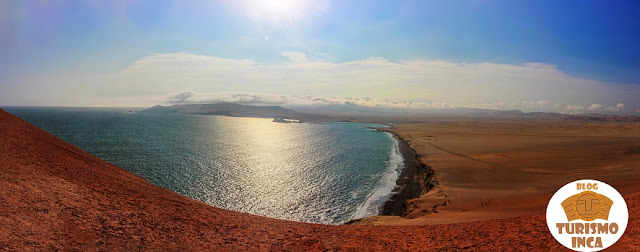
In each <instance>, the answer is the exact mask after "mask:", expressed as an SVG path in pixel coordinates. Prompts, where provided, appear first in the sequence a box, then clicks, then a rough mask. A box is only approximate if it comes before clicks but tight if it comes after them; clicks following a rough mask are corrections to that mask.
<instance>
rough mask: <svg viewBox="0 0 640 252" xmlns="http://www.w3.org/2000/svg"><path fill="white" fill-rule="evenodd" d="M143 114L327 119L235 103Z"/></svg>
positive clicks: (184, 106) (157, 108) (164, 108)
mask: <svg viewBox="0 0 640 252" xmlns="http://www.w3.org/2000/svg"><path fill="white" fill-rule="evenodd" d="M142 112H149V113H178V114H202V115H224V116H233V117H260V118H286V119H297V120H302V121H310V120H319V119H326V118H327V117H326V116H318V115H313V114H306V113H300V112H297V111H293V110H291V109H287V108H283V107H280V106H249V105H241V104H235V103H215V104H179V105H172V106H161V105H157V106H153V107H151V108H148V109H145V110H142Z"/></svg>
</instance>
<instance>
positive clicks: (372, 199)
mask: <svg viewBox="0 0 640 252" xmlns="http://www.w3.org/2000/svg"><path fill="white" fill-rule="evenodd" d="M385 133H386V134H387V136H389V138H391V139H392V140H393V141H392V145H391V150H390V151H389V161H388V164H387V169H386V171H385V172H384V173H383V174H382V176H381V177H380V179H379V180H378V183H377V185H376V188H375V189H374V190H373V192H371V194H370V195H369V196H368V197H367V199H366V200H365V201H364V203H362V205H360V207H359V208H358V209H357V210H356V212H355V213H354V214H353V216H352V217H351V219H360V218H364V217H368V216H374V215H378V213H379V212H380V210H381V209H382V207H383V206H384V203H385V202H386V201H387V200H388V199H389V198H390V197H391V195H392V193H393V192H392V191H393V189H394V188H395V186H396V181H397V180H398V177H399V176H400V174H401V173H402V169H404V159H403V158H402V153H401V152H400V144H399V143H398V141H397V140H396V139H395V138H394V137H393V135H391V133H389V132H385Z"/></svg>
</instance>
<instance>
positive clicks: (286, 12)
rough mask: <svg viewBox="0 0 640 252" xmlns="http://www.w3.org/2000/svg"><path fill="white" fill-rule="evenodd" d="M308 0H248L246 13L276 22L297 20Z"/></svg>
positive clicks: (260, 19)
mask: <svg viewBox="0 0 640 252" xmlns="http://www.w3.org/2000/svg"><path fill="white" fill-rule="evenodd" d="M307 2H308V1H303V0H248V1H245V3H244V4H245V6H244V7H245V9H246V11H247V14H248V15H249V16H250V17H252V18H254V19H257V20H258V21H269V22H276V23H283V22H288V23H292V22H296V21H299V20H300V19H301V18H302V17H303V16H304V12H305V11H306V7H307Z"/></svg>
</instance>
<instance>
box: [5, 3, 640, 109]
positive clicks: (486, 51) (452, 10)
mask: <svg viewBox="0 0 640 252" xmlns="http://www.w3.org/2000/svg"><path fill="white" fill-rule="evenodd" d="M639 7H640V3H636V2H635V1H492V0H486V1H483V0H474V1H327V0H311V1H295V0H273V1H270V0H265V1H255V0H254V1H252V0H245V1H177V0H171V1H44V0H43V1H13V0H8V1H3V2H2V3H0V67H1V68H0V69H1V70H0V75H1V76H3V77H0V89H5V90H7V92H5V93H6V94H9V93H11V97H13V98H10V97H5V99H12V100H10V101H9V102H0V104H1V105H19V104H23V103H34V102H35V101H45V102H41V103H43V105H47V104H52V105H54V104H63V105H64V104H69V105H76V104H77V105H82V104H81V103H82V101H80V100H78V101H73V102H66V101H67V100H65V99H63V96H61V98H59V99H55V98H51V97H38V96H34V95H31V94H28V91H29V90H31V89H33V90H37V89H38V85H45V86H46V85H55V84H50V83H43V81H42V79H51V80H56V77H59V76H63V75H64V76H67V77H68V76H73V75H78V77H77V78H73V79H75V80H78V81H80V80H82V82H83V83H79V84H76V85H72V86H73V87H75V88H76V89H77V90H87V89H88V90H91V89H93V88H92V86H91V84H90V83H91V82H92V79H91V78H92V76H96V77H95V78H100V77H98V76H102V75H112V74H116V73H118V72H122V71H126V69H127V68H128V67H130V66H131V65H133V64H135V63H136V62H139V61H141V60H145V59H146V60H149V59H150V57H155V56H159V55H163V54H176V53H177V54H181V55H182V56H185V55H187V56H185V57H182V58H181V59H180V60H189V59H186V58H188V57H191V56H195V55H199V56H207V57H214V58H216V59H218V58H219V59H230V60H242V59H248V60H251V61H252V63H251V64H252V65H254V66H261V65H264V66H274V65H281V64H286V63H287V62H290V61H291V58H289V57H287V56H285V55H283V52H300V53H302V54H303V55H304V57H306V58H308V59H309V60H311V61H314V62H324V63H332V64H341V63H349V62H357V61H362V60H371V59H384V60H385V61H386V62H387V63H389V64H392V63H396V62H406V61H438V62H453V63H455V64H458V66H467V65H468V64H484V63H489V64H496V65H508V66H522V65H523V64H527V63H536V64H544V65H545V66H550V67H554V71H555V72H554V73H553V74H558V75H567V76H570V77H571V78H575V79H577V80H578V79H579V80H586V81H589V83H591V82H597V83H599V84H600V85H603V86H605V87H606V88H609V89H612V90H613V91H611V92H612V94H613V93H616V92H615V90H617V89H616V87H618V86H619V85H621V87H622V88H620V89H619V90H624V92H621V93H628V92H629V91H631V92H632V93H633V92H637V88H634V87H640V71H639V69H640V49H638V46H637V45H640V18H638V17H635V16H634V15H635V13H637V12H638V10H640V8H639ZM151 59H153V58H151ZM190 62H192V61H190ZM172 64H178V65H181V64H182V65H184V62H182V63H180V62H172ZM367 66H370V65H367ZM296 69H298V68H296ZM341 69H342V68H341ZM431 70H432V69H431ZM466 70H469V69H468V68H466ZM249 71H251V70H249ZM287 71H298V70H291V69H289V70H287ZM318 71H319V70H318ZM325 71H326V69H325ZM349 71H350V73H353V71H351V70H349ZM452 71H453V70H452ZM455 71H459V70H455ZM427 72H428V73H431V74H433V71H430V70H425V73H427ZM183 74H184V73H183ZM319 74H323V73H319ZM176 75H178V76H177V77H176V78H178V80H179V77H180V73H176ZM495 75H496V76H498V77H499V76H500V74H497V73H496V74H495ZM505 75H509V74H506V73H505ZM184 76H185V81H182V82H181V84H182V85H185V88H184V91H194V92H203V93H212V92H217V91H219V89H220V90H221V91H225V92H258V91H260V88H259V87H256V86H255V85H253V84H252V85H247V86H245V87H238V88H236V89H229V88H215V85H216V84H215V83H213V84H211V85H212V86H213V87H206V86H203V85H204V84H203V85H193V86H189V83H188V81H186V80H187V79H190V77H189V76H188V73H186V74H184ZM430 76H431V75H430ZM430 76H429V77H430ZM35 77H40V78H39V80H34V78H35ZM422 77H424V76H422ZM206 78H208V79H207V81H209V82H215V81H216V79H215V78H213V77H211V76H209V77H206ZM521 78H524V77H519V78H516V79H521ZM499 79H500V78H499ZM119 80H121V81H127V80H122V79H119ZM430 80H431V79H430ZM67 81H68V80H67ZM100 81H104V80H100ZM100 81H96V82H100ZM130 81H132V82H133V81H134V80H130ZM251 81H253V82H256V81H257V82H259V81H260V79H255V78H254V79H251ZM326 81H330V80H329V79H326ZM433 81H435V80H433ZM514 81H515V80H514ZM487 82H490V81H487ZM483 83H484V82H483ZM483 83H479V84H477V85H484V84H483ZM21 85H22V86H25V85H26V86H30V87H31V89H29V90H27V89H21V88H19V87H18V86H21ZM105 85H108V84H105ZM299 85H301V86H300V87H298V88H297V89H296V90H294V91H288V90H289V89H288V88H281V89H277V88H266V89H267V90H268V91H269V92H270V93H276V94H283V95H298V96H300V95H311V96H316V95H321V96H322V95H324V96H331V97H338V96H340V95H341V93H340V92H328V91H327V92H324V91H320V92H316V91H317V89H313V88H309V89H305V86H304V85H306V84H304V83H302V84H299ZM308 85H310V86H313V85H312V83H309V84H308ZM424 85H430V84H424ZM433 85H438V84H437V83H436V84H433ZM469 85H472V84H469ZM63 86H64V85H63ZM79 86H80V87H82V88H79V89H78V87H79ZM569 86H570V85H569ZM360 87H361V86H357V85H356V86H354V87H353V88H354V89H356V88H360ZM571 87H573V86H571ZM65 88H68V89H69V90H71V88H72V87H71V86H70V87H65ZM487 88H495V87H493V86H490V85H488V86H487ZM256 89H258V90H256ZM525 89H526V88H525ZM568 89H570V88H569V87H567V88H565V91H563V92H569V91H567V90H568ZM609 89H607V90H609ZM96 90H97V89H96ZM416 90H417V89H416ZM598 90H600V89H598ZM164 91H167V92H168V91H172V92H173V91H175V92H178V91H180V90H179V89H177V88H176V89H175V90H174V89H165V90H157V92H153V91H150V92H149V95H151V94H156V93H161V92H164ZM325 91H326V90H325ZM423 91H424V93H425V95H424V97H403V96H402V95H400V94H399V92H400V91H399V90H396V91H395V92H396V93H393V92H391V93H393V94H394V95H393V97H388V98H393V99H398V100H403V101H421V102H434V101H438V102H441V103H442V102H448V103H451V102H450V101H451V100H454V101H455V102H454V104H452V106H463V105H465V106H466V105H477V106H481V105H483V104H484V105H487V104H491V103H500V102H503V103H511V104H512V105H510V106H511V107H513V108H519V107H518V106H517V105H516V103H517V101H516V100H514V101H509V102H505V101H502V100H504V99H501V98H500V97H501V95H506V94H498V95H496V96H497V97H498V98H497V99H496V100H495V101H492V100H490V99H487V100H483V101H480V100H478V101H475V100H474V101H470V102H469V103H465V100H464V99H463V98H459V99H457V98H455V97H452V95H443V94H445V93H446V92H444V91H443V92H432V91H433V90H432V89H430V88H428V87H425V89H424V90H423ZM78 92H80V91H78ZM513 92H514V95H518V94H517V93H518V92H517V91H513ZM549 92H550V93H554V92H555V91H553V90H549ZM594 92H595V91H594ZM67 93H68V92H67ZM89 93H91V92H89ZM93 93H99V92H97V91H96V92H93ZM383 93H386V91H385V89H380V90H378V91H376V92H372V93H371V94H369V93H366V92H363V93H362V95H361V96H362V97H365V96H374V97H377V98H380V99H383V98H386V97H383V96H382V95H381V94H383ZM430 94H431V95H430ZM53 95H54V94H52V96H53ZM82 95H85V94H84V93H82ZM87 95H88V94H87ZM94 95H95V94H94ZM344 95H345V96H346V95H348V96H357V95H358V93H357V92H346V93H345V94H344ZM16 96H18V97H21V96H24V97H21V98H20V99H16V98H15V97H16ZM486 96H487V97H491V95H490V94H487V95H486ZM543 96H544V95H543V94H540V95H539V96H536V97H528V96H526V95H521V96H520V97H519V99H520V100H521V101H522V102H537V101H549V102H548V103H549V104H551V103H554V104H557V105H556V109H554V108H551V107H548V108H544V109H542V110H558V108H567V106H569V105H575V106H582V107H584V108H587V107H588V106H591V105H593V104H600V103H608V104H600V105H602V106H603V107H605V108H606V107H614V106H616V105H617V104H618V103H623V104H626V106H627V109H630V108H629V105H630V104H629V103H630V102H633V101H626V100H624V97H621V99H620V100H619V101H616V100H615V96H614V95H612V96H611V97H613V98H611V97H607V99H603V100H602V101H600V100H597V101H595V100H594V101H590V100H586V98H585V100H580V99H578V98H580V97H583V98H584V97H587V96H589V95H587V94H578V96H580V97H566V99H565V98H563V97H556V98H553V97H552V98H553V99H557V100H550V99H551V98H547V97H543ZM592 96H593V95H592ZM592 96H589V97H592ZM443 97H444V98H443ZM2 98H3V97H1V95H0V99H2ZM609 98H611V99H609ZM47 100H50V102H46V101H47ZM564 100H571V102H572V103H571V104H570V103H568V102H565V101H564ZM150 102H151V101H150ZM596 102H597V103H596ZM5 103H6V104H5ZM35 103H38V102H35ZM634 106H640V104H637V105H634ZM504 108H509V107H508V106H505V107H504ZM631 110H632V112H633V109H631Z"/></svg>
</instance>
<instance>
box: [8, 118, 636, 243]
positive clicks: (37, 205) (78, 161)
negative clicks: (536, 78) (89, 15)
mask: <svg viewBox="0 0 640 252" xmlns="http://www.w3.org/2000/svg"><path fill="white" fill-rule="evenodd" d="M626 199H627V203H628V205H629V212H630V215H631V219H630V225H629V227H628V228H627V231H626V232H625V235H624V236H623V238H622V240H621V241H620V242H618V244H617V246H616V247H617V248H618V249H631V250H640V242H639V241H638V238H640V234H639V232H640V228H638V215H637V214H636V213H638V211H639V210H640V209H639V208H640V204H639V201H640V194H639V193H634V194H629V195H626ZM216 248H222V249H223V250H232V249H233V250H308V249H315V250H326V249H330V250H334V249H350V250H362V249H365V250H464V249H470V250H531V249H533V250H549V249H551V250H559V249H562V247H561V245H560V244H559V243H557V242H556V241H555V240H554V239H553V237H552V236H551V234H550V233H549V232H548V230H547V227H546V224H545V220H544V215H543V214H542V213H540V214H535V215H530V216H523V217H518V218H509V219H501V220H491V221H483V222H473V223H463V224H449V225H434V226H404V227H402V226H396V227H385V226H326V225H318V224H305V223H297V222H291V221H284V220H276V219H270V218H265V217H260V216H254V215H249V214H244V213H238V212H232V211H228V210H224V209H218V208H214V207H211V206H209V205H206V204H204V203H201V202H198V201H195V200H192V199H189V198H187V197H184V196H181V195H178V194H176V193H173V192H170V191H168V190H165V189H162V188H159V187H157V186H154V185H152V184H150V183H149V182H147V181H145V180H144V179H142V178H139V177H137V176H135V175H133V174H131V173H129V172H127V171H125V170H122V169H120V168H118V167H115V166H113V165H111V164H108V163H106V162H104V161H102V160H100V159H98V158H96V157H93V156H91V155H90V154H87V153H85V152H83V151H81V150H79V149H78V148H76V147H74V146H72V145H70V144H68V143H66V142H63V141H61V140H59V139H57V138H56V137H54V136H52V135H50V134H48V133H46V132H44V131H42V130H40V129H38V128H36V127H35V126H32V125H30V124H29V123H27V122H25V121H23V120H21V119H19V118H17V117H15V116H13V115H10V114H8V113H6V112H5V111H3V110H1V109H0V250H24V249H35V250H53V249H75V250H105V249H106V250H114V249H119V250H122V249H124V250H138V249H145V250H158V249H170V250H178V249H188V250H213V249H216Z"/></svg>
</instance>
